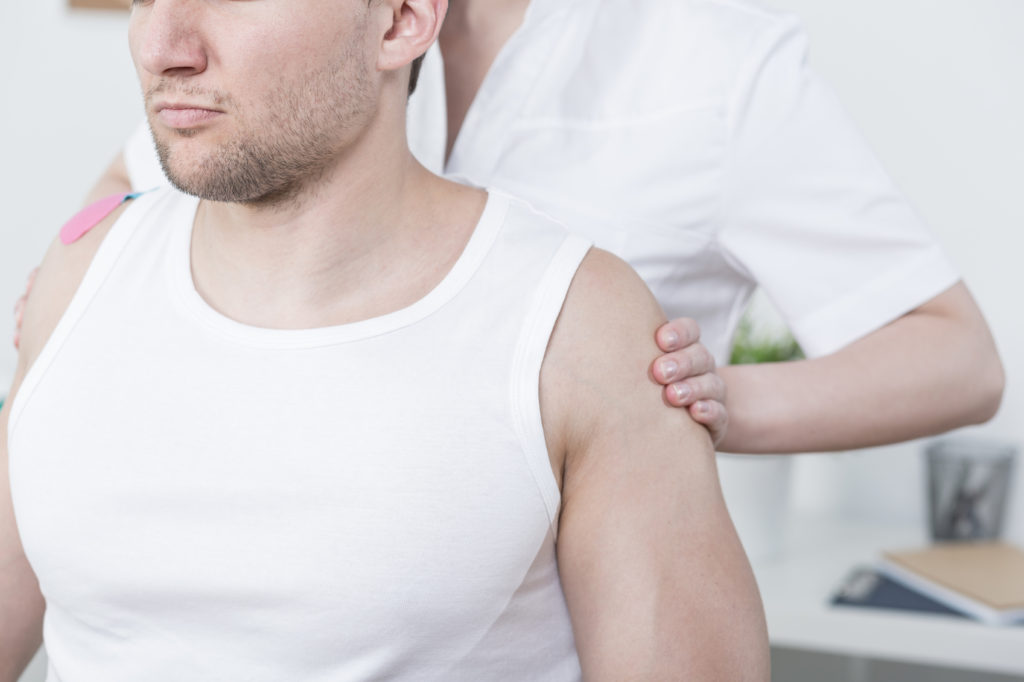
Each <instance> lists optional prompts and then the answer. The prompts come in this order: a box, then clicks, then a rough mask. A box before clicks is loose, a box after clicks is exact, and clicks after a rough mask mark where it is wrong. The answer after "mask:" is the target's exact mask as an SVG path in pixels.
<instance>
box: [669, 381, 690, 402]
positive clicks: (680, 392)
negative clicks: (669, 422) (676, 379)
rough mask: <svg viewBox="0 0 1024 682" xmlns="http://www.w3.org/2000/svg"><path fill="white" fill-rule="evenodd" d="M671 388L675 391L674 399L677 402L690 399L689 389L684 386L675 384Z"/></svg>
mask: <svg viewBox="0 0 1024 682" xmlns="http://www.w3.org/2000/svg"><path fill="white" fill-rule="evenodd" d="M672 388H674V389H675V391H676V398H677V399H679V400H686V399H687V398H689V397H690V387H689V386H687V385H686V384H676V385H675V386H673V387H672Z"/></svg>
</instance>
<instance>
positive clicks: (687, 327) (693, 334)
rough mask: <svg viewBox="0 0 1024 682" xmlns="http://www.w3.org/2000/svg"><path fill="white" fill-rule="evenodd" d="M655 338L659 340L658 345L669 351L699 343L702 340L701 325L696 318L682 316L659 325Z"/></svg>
mask: <svg viewBox="0 0 1024 682" xmlns="http://www.w3.org/2000/svg"><path fill="white" fill-rule="evenodd" d="M654 338H655V340H656V341H657V342H658V347H659V348H661V350H663V351H665V352H666V353H669V352H671V351H674V350H679V349H680V348H686V347H687V346H689V345H692V344H694V343H697V341H699V340H700V327H699V326H698V325H697V321H696V320H694V319H692V318H689V317H680V318H679V319H676V320H672V321H670V322H666V323H665V324H663V325H661V326H660V327H658V331H657V332H656V333H655V335H654Z"/></svg>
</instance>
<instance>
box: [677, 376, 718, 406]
mask: <svg viewBox="0 0 1024 682" xmlns="http://www.w3.org/2000/svg"><path fill="white" fill-rule="evenodd" d="M725 393H726V390H725V381H723V380H722V377H720V376H718V375H717V374H712V373H708V374H701V375H700V376H695V377H690V378H689V379H686V380H685V381H677V382H675V383H673V384H670V385H668V386H667V387H666V391H665V399H666V400H668V402H669V404H671V405H674V406H675V407H685V406H687V405H692V404H694V403H695V402H697V401H698V400H706V401H710V402H715V403H724V402H725Z"/></svg>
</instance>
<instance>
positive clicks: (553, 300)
mask: <svg viewBox="0 0 1024 682" xmlns="http://www.w3.org/2000/svg"><path fill="white" fill-rule="evenodd" d="M446 5H447V3H446V1H445V0H369V2H367V0H343V1H342V2H337V1H336V0H267V1H266V2H258V3H257V2H193V1H191V0H149V1H148V2H138V3H136V4H135V7H134V10H133V16H132V20H131V30H130V45H131V49H132V55H133V58H134V60H135V64H136V68H137V70H138V73H139V76H140V80H141V85H142V89H143V92H144V93H145V95H146V110H147V115H148V117H149V119H150V123H151V125H152V127H153V129H154V132H155V136H156V139H157V142H158V146H159V148H160V153H161V158H162V162H163V164H164V166H165V169H166V170H167V172H168V174H169V176H170V177H171V178H172V180H173V181H174V183H175V185H176V186H177V187H178V188H179V189H180V190H183V191H184V192H186V193H188V194H189V195H194V197H198V198H201V201H199V200H197V199H195V198H192V197H189V196H185V195H184V194H179V193H177V192H173V191H171V190H163V191H161V192H159V193H154V194H151V195H147V196H144V197H142V198H140V199H137V200H135V201H132V202H127V203H126V205H125V206H122V207H120V208H118V209H117V210H115V211H114V212H113V213H112V214H111V215H110V216H108V217H107V218H106V219H104V220H103V221H102V222H100V223H99V224H98V225H96V226H95V228H93V229H92V230H90V231H88V232H87V233H85V234H84V236H81V238H78V239H65V240H64V241H56V242H55V243H54V245H53V247H52V248H51V249H50V251H49V253H48V254H47V256H46V258H45V260H44V263H43V265H42V267H41V269H40V272H39V274H38V277H37V280H36V284H35V289H34V293H33V296H32V298H31V300H30V302H29V305H28V307H27V309H26V311H25V318H24V327H23V335H22V343H21V351H20V355H19V366H18V370H17V374H16V377H15V380H14V385H13V386H12V389H11V392H10V396H11V399H10V400H9V401H8V402H7V403H6V404H5V405H4V408H3V411H2V413H0V459H2V461H0V477H2V480H0V680H11V681H13V680H15V679H16V678H17V675H18V674H19V673H20V671H21V669H22V668H23V666H24V665H25V664H26V663H27V661H28V660H29V658H31V656H32V654H33V653H34V651H35V649H36V648H37V647H38V645H39V643H40V639H41V633H43V632H45V638H46V642H47V646H48V650H49V653H50V671H49V680H50V681H51V682H57V680H62V679H63V680H66V681H67V682H79V681H81V682H88V681H91V680H97V681H98V680H104V681H105V682H113V681H116V680H140V679H146V680H154V681H156V680H168V682H170V681H171V680H182V679H189V680H215V679H216V680H240V679H246V680H268V681H269V680H285V679H288V680H332V681H333V680H362V679H393V680H394V679H398V680H424V679H432V680H453V679H465V680H483V679H517V680H518V679H530V680H572V679H580V678H581V677H582V678H586V679H593V680H605V679H606V680H622V679H644V680H666V679H694V680H730V681H731V680H764V679H767V678H768V675H769V672H768V656H767V653H768V644H767V635H766V631H765V623H764V619H763V614H762V611H761V606H760V601H759V597H758V594H757V588H756V585H755V583H754V579H753V575H752V573H751V571H750V568H749V566H748V564H747V562H746V559H745V557H744V555H743V551H742V548H741V547H740V544H739V541H738V539H737V538H736V535H735V532H734V531H733V529H732V526H731V523H730V521H729V518H728V514H727V513H726V510H725V506H724V503H723V500H722V497H721V493H720V490H719V486H718V481H717V475H716V472H715V460H714V453H713V450H712V445H711V442H710V439H709V438H708V434H707V432H706V431H705V430H704V429H703V428H702V427H700V426H699V425H697V424H696V423H694V422H693V421H692V420H691V419H690V417H688V416H687V414H686V413H685V411H681V410H674V409H672V408H670V407H669V406H667V405H666V404H664V402H663V400H662V397H661V395H660V394H659V392H658V391H657V390H653V388H652V383H651V381H650V380H646V379H645V378H644V375H645V369H646V368H647V366H648V365H649V363H650V362H651V361H652V359H653V358H654V357H655V356H656V355H657V353H658V349H657V348H656V347H655V345H654V341H653V339H651V337H650V333H649V330H651V329H654V328H655V327H657V325H658V324H659V323H661V322H662V321H663V317H662V314H661V312H660V310H659V309H658V306H657V304H656V303H655V302H654V300H653V298H652V297H651V295H650V294H649V292H648V291H647V289H646V287H645V286H644V285H643V283H642V282H641V280H640V279H639V278H638V277H637V276H636V275H635V273H633V272H632V270H630V269H629V268H628V267H627V266H626V265H624V264H623V263H622V262H621V261H619V260H618V259H616V258H615V257H613V256H611V255H609V254H607V253H605V252H602V251H598V250H589V251H588V245H587V243H586V242H583V241H582V240H580V239H579V238H573V237H568V236H567V235H566V233H565V232H564V231H562V230H561V229H560V228H558V227H557V226H555V225H553V224H551V223H548V222H547V221H546V220H545V219H543V218H542V217H540V216H539V215H536V214H533V213H531V212H530V211H529V210H528V209H526V208H525V207H523V206H522V205H520V204H518V203H516V202H515V201H513V200H511V199H509V198H507V197H503V196H501V195H499V194H497V193H491V194H490V195H488V194H487V193H485V192H483V191H480V190H477V189H474V188H469V187H465V186H462V185H459V184H456V183H453V182H449V181H447V180H443V179H441V178H438V177H437V176H434V175H432V174H431V173H429V172H428V171H426V170H425V169H424V168H422V167H421V166H420V165H419V164H418V163H416V162H415V160H414V159H413V157H412V156H411V154H410V152H409V149H408V146H407V144H406V141H405V136H404V130H405V105H406V92H407V87H408V82H409V75H410V66H409V65H410V63H411V62H412V61H413V60H414V58H416V57H418V56H419V55H422V54H423V53H424V52H425V51H426V50H427V48H428V47H429V46H430V45H431V43H433V42H434V40H435V39H436V37H437V33H438V31H439V30H440V22H441V19H442V18H443V15H444V12H445V10H446ZM68 241H71V242H73V243H65V242H68ZM488 314H489V315H490V317H488V316H487V315H488ZM111 325H113V326H115V328H114V329H111ZM108 330H109V331H110V332H111V334H110V336H111V337H112V338H114V339H117V341H115V342H114V344H113V345H111V344H110V343H109V339H107V338H106V336H105V334H106V332H107V331H108ZM492 333H493V334H495V336H496V337H497V338H498V339H509V338H511V342H504V341H503V342H500V343H495V340H494V339H492V338H489V334H492ZM517 339H518V341H517ZM409 348H415V349H418V350H417V351H415V352H419V353H421V354H422V353H428V354H429V356H430V357H429V359H431V360H433V364H434V365H436V366H434V367H429V366H427V367H425V364H424V363H423V362H422V360H423V358H418V357H411V356H408V355H404V353H406V352H408V350H407V349H409ZM417 360H419V362H417ZM595 370H596V371H595ZM421 374H422V376H420V375H421ZM594 376H599V377H601V381H600V383H595V382H593V381H592V379H591V378H592V377H594ZM382 385H383V386H382ZM181 398H188V399H187V400H184V399H181ZM8 460H9V461H8ZM8 471H9V473H8ZM15 521H17V523H16V522H15ZM556 538H557V541H556ZM225 547H227V548H228V549H227V550H225ZM556 548H557V562H556V561H555V556H556V554H555V550H556ZM556 571H557V572H556ZM44 597H45V609H44ZM44 612H45V620H44Z"/></svg>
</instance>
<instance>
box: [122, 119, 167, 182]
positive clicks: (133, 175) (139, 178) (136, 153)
mask: <svg viewBox="0 0 1024 682" xmlns="http://www.w3.org/2000/svg"><path fill="white" fill-rule="evenodd" d="M124 165H125V168H126V169H128V180H129V181H130V182H131V185H132V190H133V191H136V192H139V191H145V190H148V189H153V188H155V187H164V186H166V185H169V184H170V180H168V179H167V177H166V176H165V175H164V171H163V169H162V168H161V167H160V159H159V157H158V156H157V153H156V145H155V144H154V143H153V135H152V133H150V131H149V125H147V124H146V122H145V121H143V122H142V123H141V124H139V127H138V128H136V129H135V132H134V133H132V136H131V137H129V138H128V141H127V142H125V145H124Z"/></svg>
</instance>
